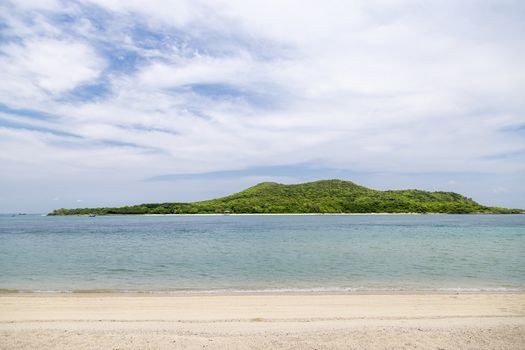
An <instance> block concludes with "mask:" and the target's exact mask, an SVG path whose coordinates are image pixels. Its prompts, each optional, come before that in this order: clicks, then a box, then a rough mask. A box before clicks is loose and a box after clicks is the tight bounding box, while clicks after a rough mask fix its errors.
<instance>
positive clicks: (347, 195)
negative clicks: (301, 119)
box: [48, 180, 524, 215]
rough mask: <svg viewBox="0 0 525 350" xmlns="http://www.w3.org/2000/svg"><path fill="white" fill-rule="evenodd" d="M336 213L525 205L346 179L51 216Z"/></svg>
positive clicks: (491, 210) (270, 184) (456, 210)
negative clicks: (495, 203) (374, 185)
mask: <svg viewBox="0 0 525 350" xmlns="http://www.w3.org/2000/svg"><path fill="white" fill-rule="evenodd" d="M248 213H250V214H252V213H259V214H265V213H266V214H308V213H310V214H336V213H341V214H344V213H347V214H350V213H449V214H467V213H487V214H490V213H494V214H496V213H497V214H518V213H524V211H523V210H522V209H507V208H499V207H489V206H484V205H481V204H479V203H477V202H475V201H474V200H472V199H471V198H467V197H465V196H462V195H460V194H458V193H454V192H428V191H422V190H387V191H380V190H374V189H370V188H367V187H364V186H360V185H357V184H355V183H353V182H351V181H344V180H320V181H314V182H308V183H303V184H295V185H283V184H279V183H275V182H263V183H260V184H258V185H255V186H253V187H250V188H248V189H246V190H244V191H241V192H238V193H235V194H232V195H229V196H226V197H222V198H217V199H211V200H205V201H199V202H191V203H149V204H139V205H133V206H124V207H120V208H105V207H102V208H76V209H64V208H62V209H56V210H54V211H53V212H51V213H49V214H48V215H130V214H131V215H132V214H135V215H137V214H138V215H140V214H248Z"/></svg>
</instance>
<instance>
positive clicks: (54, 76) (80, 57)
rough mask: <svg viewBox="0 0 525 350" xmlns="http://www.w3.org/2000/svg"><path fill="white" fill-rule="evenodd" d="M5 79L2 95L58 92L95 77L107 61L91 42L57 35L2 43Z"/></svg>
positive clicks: (29, 95)
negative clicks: (82, 41) (50, 37)
mask: <svg viewBox="0 0 525 350" xmlns="http://www.w3.org/2000/svg"><path fill="white" fill-rule="evenodd" d="M2 53H3V55H4V56H3V57H2V58H1V59H0V60H1V61H0V65H2V67H4V69H3V70H2V73H0V74H1V79H2V81H5V82H8V84H6V85H4V89H12V88H13V85H15V87H16V90H14V91H5V90H4V91H2V95H3V96H5V95H15V96H16V95H21V96H23V97H36V96H38V95H41V94H51V95H56V94H59V93H63V92H67V91H69V90H72V89H74V88H75V87H77V86H79V85H80V84H82V83H88V82H92V81H94V80H95V79H96V78H97V77H98V76H99V74H100V72H101V70H102V69H103V68H104V61H103V59H101V58H100V57H99V56H98V55H97V53H96V52H95V51H94V50H93V49H92V48H91V47H90V46H88V45H86V44H83V43H79V42H72V41H65V40H54V39H32V40H28V41H25V42H23V43H20V44H15V43H11V44H8V45H5V46H4V47H2Z"/></svg>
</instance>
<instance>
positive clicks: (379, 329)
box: [0, 293, 525, 350]
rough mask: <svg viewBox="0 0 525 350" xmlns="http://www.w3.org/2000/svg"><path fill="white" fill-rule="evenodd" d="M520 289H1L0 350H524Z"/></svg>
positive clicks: (524, 303) (524, 314)
mask: <svg viewBox="0 0 525 350" xmlns="http://www.w3.org/2000/svg"><path fill="white" fill-rule="evenodd" d="M524 334H525V294H524V293H519V294H487V293H478V294H459V295H458V294H452V293H449V294H417V295H414V294H410V295H399V294H384V295H357V294H352V295H348V294H347V295H337V294H327V295H282V294H281V295H242V296H239V295H230V296H228V295H212V296H210V295H207V296H195V295H193V296H171V295H170V296H166V295H161V296H159V295H127V294H126V295H122V294H107V295H97V294H72V295H54V296H42V295H25V296H21V295H0V339H1V341H0V349H2V350H3V349H13V348H17V349H59V348H74V349H100V348H118V349H144V348H149V349H151V348H155V349H173V348H175V349H188V348H189V349H197V348H199V349H202V348H213V349H245V348H258V349H259V348H272V349H290V348H294V349H313V348H317V349H349V348H359V349H362V348H364V349H386V348H396V349H429V348H443V349H444V348H446V349H449V348H454V349H473V348H476V349H479V348H483V349H487V348H490V349H522V348H523V345H524V341H525V340H524V339H525V338H524Z"/></svg>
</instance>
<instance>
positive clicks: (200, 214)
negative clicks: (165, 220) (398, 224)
mask: <svg viewBox="0 0 525 350" xmlns="http://www.w3.org/2000/svg"><path fill="white" fill-rule="evenodd" d="M6 215H7V214H6ZM28 215H41V216H50V217H53V216H57V217H67V216H83V217H89V216H90V215H91V214H66V215H57V214H28ZM404 215H410V216H411V215H421V216H428V215H461V216H464V215H525V212H521V213H230V214H222V213H196V214H96V216H97V217H98V216H101V217H104V216H141V217H142V216H153V217H163V216H175V217H180V216H404Z"/></svg>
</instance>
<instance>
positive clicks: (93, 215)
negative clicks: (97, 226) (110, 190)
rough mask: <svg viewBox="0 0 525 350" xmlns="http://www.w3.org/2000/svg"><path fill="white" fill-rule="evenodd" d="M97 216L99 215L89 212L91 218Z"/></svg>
mask: <svg viewBox="0 0 525 350" xmlns="http://www.w3.org/2000/svg"><path fill="white" fill-rule="evenodd" d="M95 216H97V215H96V214H89V217H90V218H94V217H95Z"/></svg>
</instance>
